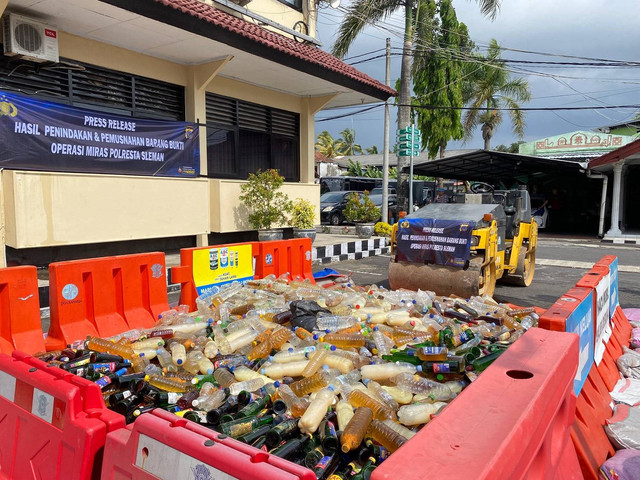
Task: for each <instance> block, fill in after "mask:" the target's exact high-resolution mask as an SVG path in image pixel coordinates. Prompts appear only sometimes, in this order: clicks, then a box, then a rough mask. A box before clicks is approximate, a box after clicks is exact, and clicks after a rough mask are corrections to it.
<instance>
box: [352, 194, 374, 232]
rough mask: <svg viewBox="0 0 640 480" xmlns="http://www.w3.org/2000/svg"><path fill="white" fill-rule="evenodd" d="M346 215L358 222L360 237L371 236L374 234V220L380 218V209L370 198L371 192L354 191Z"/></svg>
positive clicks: (357, 229)
mask: <svg viewBox="0 0 640 480" xmlns="http://www.w3.org/2000/svg"><path fill="white" fill-rule="evenodd" d="M344 217H345V218H346V219H347V221H349V222H353V223H355V224H356V233H357V234H358V237H359V238H370V237H371V235H373V222H375V221H376V220H378V219H379V218H380V209H379V208H378V207H376V206H375V204H374V203H373V201H372V200H371V199H370V198H369V192H364V193H358V192H354V193H352V194H350V195H349V199H348V200H347V206H346V207H345V209H344Z"/></svg>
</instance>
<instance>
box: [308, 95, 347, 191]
mask: <svg viewBox="0 0 640 480" xmlns="http://www.w3.org/2000/svg"><path fill="white" fill-rule="evenodd" d="M337 96H338V94H335V95H325V96H322V97H305V98H303V99H302V108H301V110H300V182H302V183H313V182H314V181H315V173H314V167H315V155H314V151H315V145H316V130H315V120H314V116H315V114H316V113H318V112H319V111H320V109H321V108H322V107H324V106H325V105H326V104H327V103H329V102H330V101H331V100H333V99H334V98H335V97H337Z"/></svg>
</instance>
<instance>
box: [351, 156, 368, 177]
mask: <svg viewBox="0 0 640 480" xmlns="http://www.w3.org/2000/svg"><path fill="white" fill-rule="evenodd" d="M348 162H349V163H348V164H347V175H351V176H352V177H364V172H365V171H364V169H363V168H362V165H360V162H358V161H357V160H356V161H355V162H354V161H353V160H351V159H349V160H348Z"/></svg>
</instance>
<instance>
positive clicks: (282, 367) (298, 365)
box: [260, 360, 309, 379]
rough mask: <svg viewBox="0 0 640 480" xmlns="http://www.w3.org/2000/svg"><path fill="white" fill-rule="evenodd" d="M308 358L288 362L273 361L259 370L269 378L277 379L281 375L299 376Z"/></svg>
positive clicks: (281, 376)
mask: <svg viewBox="0 0 640 480" xmlns="http://www.w3.org/2000/svg"><path fill="white" fill-rule="evenodd" d="M308 363H309V360H299V361H297V362H289V363H273V364H271V365H269V366H267V367H265V368H263V369H261V370H260V373H261V374H262V375H266V376H267V377H269V378H273V379H279V378H283V377H299V376H301V375H302V371H303V370H304V369H305V368H306V366H307V364H308Z"/></svg>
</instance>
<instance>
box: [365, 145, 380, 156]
mask: <svg viewBox="0 0 640 480" xmlns="http://www.w3.org/2000/svg"><path fill="white" fill-rule="evenodd" d="M366 151H367V154H368V155H375V154H377V153H378V147H376V146H375V145H373V146H371V147H369V148H367V149H366Z"/></svg>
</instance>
